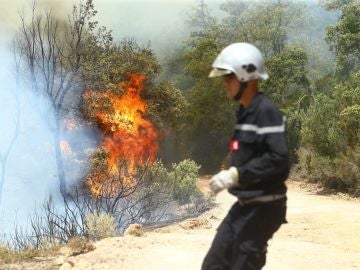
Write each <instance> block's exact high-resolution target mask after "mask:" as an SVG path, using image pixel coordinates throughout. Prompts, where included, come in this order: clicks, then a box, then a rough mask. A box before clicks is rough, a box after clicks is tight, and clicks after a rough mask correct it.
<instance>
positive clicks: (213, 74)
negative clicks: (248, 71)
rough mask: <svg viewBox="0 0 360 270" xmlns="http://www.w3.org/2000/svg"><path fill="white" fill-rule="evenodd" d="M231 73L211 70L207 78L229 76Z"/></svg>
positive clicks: (215, 69)
mask: <svg viewBox="0 0 360 270" xmlns="http://www.w3.org/2000/svg"><path fill="white" fill-rule="evenodd" d="M231 73H233V72H232V71H231V70H228V69H220V68H213V69H212V70H211V72H210V73H209V78H214V77H220V76H225V75H229V74H231Z"/></svg>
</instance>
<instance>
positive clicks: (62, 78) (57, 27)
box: [16, 0, 97, 194]
mask: <svg viewBox="0 0 360 270" xmlns="http://www.w3.org/2000/svg"><path fill="white" fill-rule="evenodd" d="M95 14H96V11H95V9H94V5H93V3H92V0H86V1H84V2H81V3H80V4H79V6H74V8H73V12H72V15H71V16H70V17H69V21H68V22H67V23H61V22H60V21H58V20H56V19H55V18H54V16H53V14H52V12H51V11H48V12H47V13H45V14H39V13H38V12H37V10H36V6H35V4H34V5H33V9H32V17H31V20H30V22H29V23H27V22H26V18H25V15H24V14H22V15H20V19H21V27H20V29H19V32H18V37H17V40H16V42H17V44H16V48H17V51H16V53H17V54H18V57H20V58H21V59H23V62H24V65H23V70H22V71H23V72H24V76H25V77H26V79H27V80H28V81H29V82H30V85H31V88H32V91H33V92H34V93H36V94H39V95H41V96H43V97H45V100H46V101H47V102H48V103H49V104H48V105H49V106H50V108H51V113H52V116H51V117H48V115H44V117H45V119H46V120H47V121H48V126H49V128H50V129H51V131H52V133H53V139H54V150H55V157H56V162H57V170H58V179H59V188H60V191H61V193H62V194H65V193H66V175H65V170H64V165H63V158H62V152H61V145H60V142H61V123H62V120H63V118H64V116H65V115H66V114H67V113H68V112H69V111H71V110H72V109H73V108H76V107H77V106H76V105H77V104H76V101H78V97H79V96H81V92H82V90H83V89H82V83H81V62H82V58H83V56H84V52H85V47H86V44H87V42H88V41H89V39H91V38H90V37H91V35H92V33H93V32H94V31H95V28H96V26H97V22H96V21H93V20H92V19H93V18H94V16H95Z"/></svg>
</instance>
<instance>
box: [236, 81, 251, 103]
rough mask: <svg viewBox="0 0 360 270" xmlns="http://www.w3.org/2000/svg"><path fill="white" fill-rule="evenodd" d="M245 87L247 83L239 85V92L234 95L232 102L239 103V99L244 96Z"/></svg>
mask: <svg viewBox="0 0 360 270" xmlns="http://www.w3.org/2000/svg"><path fill="white" fill-rule="evenodd" d="M247 86H248V83H247V82H241V83H240V87H239V90H238V92H237V94H236V95H235V97H234V100H236V101H239V100H240V99H241V97H242V95H243V94H244V92H245V89H246V88H247Z"/></svg>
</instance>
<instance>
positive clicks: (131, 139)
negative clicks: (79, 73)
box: [85, 74, 159, 195]
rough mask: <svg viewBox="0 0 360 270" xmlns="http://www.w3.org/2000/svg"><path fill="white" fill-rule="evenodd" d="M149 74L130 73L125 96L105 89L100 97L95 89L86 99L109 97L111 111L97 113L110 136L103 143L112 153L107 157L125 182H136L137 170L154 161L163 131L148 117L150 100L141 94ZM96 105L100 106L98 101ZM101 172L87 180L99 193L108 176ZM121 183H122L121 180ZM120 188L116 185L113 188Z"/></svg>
mask: <svg viewBox="0 0 360 270" xmlns="http://www.w3.org/2000/svg"><path fill="white" fill-rule="evenodd" d="M144 79H145V76H143V75H140V74H131V75H129V81H128V82H123V83H121V84H120V87H121V88H122V89H124V90H125V93H124V94H123V95H118V94H115V93H111V92H102V93H100V95H101V96H100V97H99V96H97V97H95V95H99V94H98V93H94V92H89V91H88V92H86V93H85V98H88V99H89V98H90V99H91V98H94V99H96V98H98V99H100V100H104V99H105V100H107V102H106V103H107V110H106V111H104V110H98V111H100V112H96V113H95V116H96V119H97V121H98V124H99V126H100V128H101V129H102V130H103V131H104V133H105V134H106V135H107V136H106V137H105V139H104V142H103V146H104V147H105V149H106V150H107V152H108V153H109V157H108V159H107V163H108V172H109V173H110V175H120V176H122V177H121V178H122V183H121V184H122V185H124V184H125V185H127V186H130V185H134V184H135V183H136V180H135V178H134V173H135V169H136V167H138V166H141V165H144V164H145V163H146V162H149V163H150V164H151V163H153V162H154V160H155V157H156V153H157V152H158V149H159V144H158V138H159V134H158V132H157V130H156V129H155V127H154V125H153V124H152V123H151V122H150V121H149V120H147V119H145V115H146V109H147V103H146V101H144V100H143V99H142V98H141V96H140V94H141V92H142V90H143V82H144ZM94 107H95V108H100V107H99V105H98V104H94ZM122 160H125V161H126V167H127V172H125V171H119V169H118V168H119V162H120V161H122ZM103 178H106V177H102V176H99V175H97V176H96V177H93V178H92V179H91V180H88V181H87V185H88V186H89V187H90V190H91V191H92V193H93V194H95V195H100V194H101V188H102V184H103V183H104V179H103ZM119 185H120V183H119ZM111 189H116V187H114V188H111Z"/></svg>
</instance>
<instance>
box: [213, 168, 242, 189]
mask: <svg viewBox="0 0 360 270" xmlns="http://www.w3.org/2000/svg"><path fill="white" fill-rule="evenodd" d="M238 184H239V174H238V171H237V169H236V168H235V167H230V169H228V170H222V171H220V172H219V173H218V174H215V175H214V176H213V177H212V178H211V180H210V188H211V190H212V191H213V192H214V193H215V194H216V193H218V192H220V191H221V190H223V189H225V188H231V187H234V186H236V185H238Z"/></svg>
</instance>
